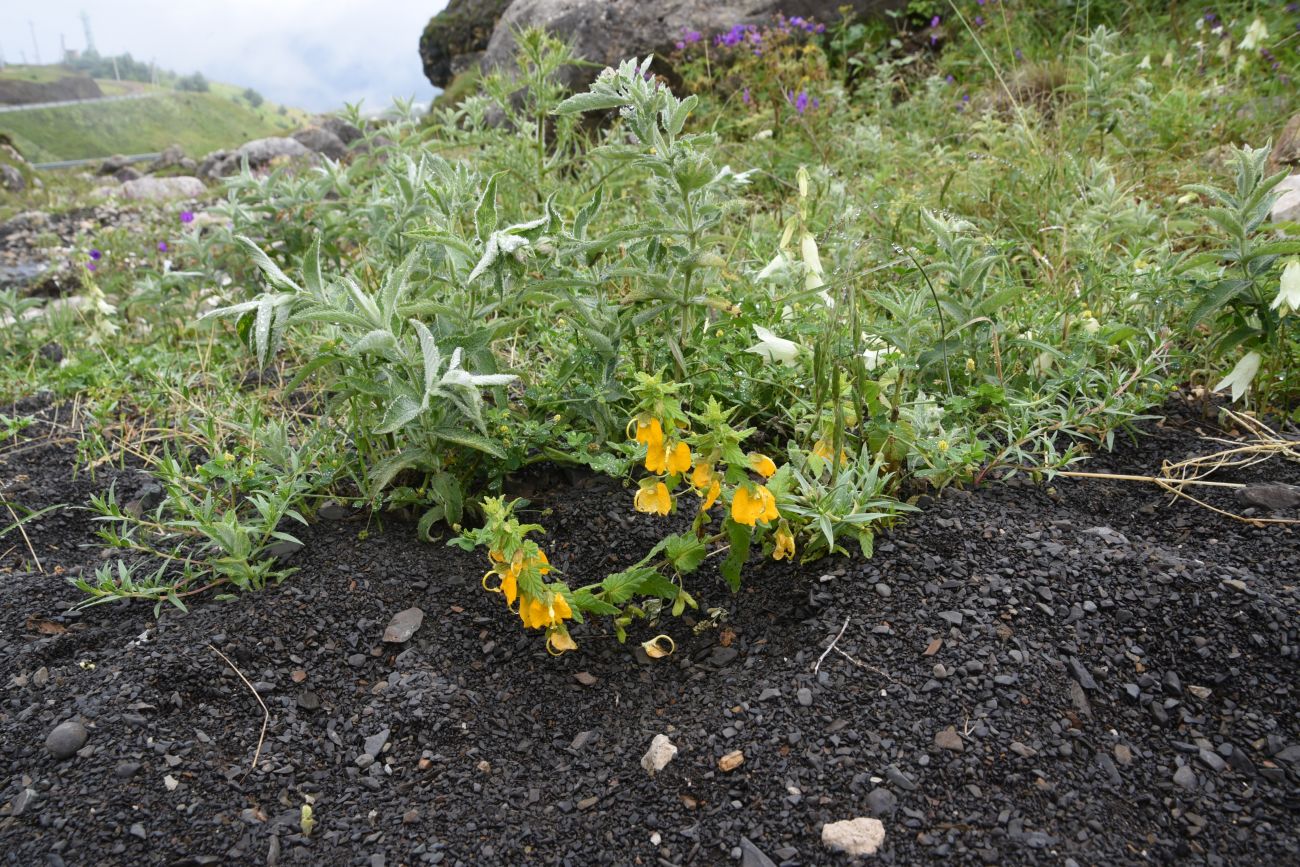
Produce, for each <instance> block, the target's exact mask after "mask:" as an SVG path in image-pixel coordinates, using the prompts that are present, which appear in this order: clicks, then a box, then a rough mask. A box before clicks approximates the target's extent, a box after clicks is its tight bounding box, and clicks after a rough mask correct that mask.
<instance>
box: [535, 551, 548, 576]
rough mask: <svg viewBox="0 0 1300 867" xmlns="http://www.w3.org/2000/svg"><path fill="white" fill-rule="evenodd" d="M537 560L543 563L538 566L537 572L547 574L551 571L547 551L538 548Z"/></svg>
mask: <svg viewBox="0 0 1300 867" xmlns="http://www.w3.org/2000/svg"><path fill="white" fill-rule="evenodd" d="M535 562H537V563H540V564H541V565H540V566H538V567H537V574H539V575H545V574H546V573H548V572H550V571H551V561H550V560H548V559H546V552H545V551H543V550H542V549H541V548H538V549H537V560H536V561H535Z"/></svg>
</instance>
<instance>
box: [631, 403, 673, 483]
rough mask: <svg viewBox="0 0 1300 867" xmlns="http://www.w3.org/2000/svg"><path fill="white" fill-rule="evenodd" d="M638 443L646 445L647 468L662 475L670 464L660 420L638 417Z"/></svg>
mask: <svg viewBox="0 0 1300 867" xmlns="http://www.w3.org/2000/svg"><path fill="white" fill-rule="evenodd" d="M636 441H637V442H639V443H644V444H645V447H646V452H645V468H646V469H647V470H649V471H650V472H652V473H662V472H663V471H664V468H665V466H666V465H667V463H668V455H667V453H666V451H665V449H664V429H663V425H661V424H660V423H659V419H657V418H654V417H653V416H649V417H647V416H640V417H638V418H637V419H636Z"/></svg>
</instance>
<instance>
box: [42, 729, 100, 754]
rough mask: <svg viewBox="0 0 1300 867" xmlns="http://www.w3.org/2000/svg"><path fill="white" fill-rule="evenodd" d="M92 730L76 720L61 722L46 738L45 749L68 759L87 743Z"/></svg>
mask: <svg viewBox="0 0 1300 867" xmlns="http://www.w3.org/2000/svg"><path fill="white" fill-rule="evenodd" d="M89 738H90V732H88V731H86V727H85V726H83V725H82V724H81V723H79V722H77V721H76V720H68V721H67V722H63V723H59V724H58V725H57V726H55V727H54V729H53V730H52V731H51V732H50V734H49V736H48V737H46V738H45V749H47V750H48V751H49V753H50V755H52V756H54V758H56V759H67V758H71V757H72V756H74V755H76V753H77V750H79V749H81V748H82V747H84V746H85V745H86V741H87V740H88V739H89Z"/></svg>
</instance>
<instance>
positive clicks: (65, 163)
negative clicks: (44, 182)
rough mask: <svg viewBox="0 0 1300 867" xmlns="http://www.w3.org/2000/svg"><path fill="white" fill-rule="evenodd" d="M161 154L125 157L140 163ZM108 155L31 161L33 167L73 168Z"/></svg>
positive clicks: (99, 161) (101, 160)
mask: <svg viewBox="0 0 1300 867" xmlns="http://www.w3.org/2000/svg"><path fill="white" fill-rule="evenodd" d="M160 156H162V154H161V153H153V154H131V155H130V156H128V157H126V161H127V162H128V163H142V162H145V161H147V160H156V159H158V157H160ZM106 159H108V157H86V158H85V159H81V160H56V161H55V162H52V163H32V168H34V169H74V168H76V167H77V166H88V165H90V164H91V163H102V162H103V161H104V160H106Z"/></svg>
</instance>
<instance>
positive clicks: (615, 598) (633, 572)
mask: <svg viewBox="0 0 1300 867" xmlns="http://www.w3.org/2000/svg"><path fill="white" fill-rule="evenodd" d="M647 575H654V576H659V573H658V572H656V571H655V570H653V569H650V568H648V567H645V566H634V567H632V568H631V569H625V570H624V571H622V572H615V573H613V574H612V575H606V576H605V580H604V581H601V582H600V595H601V597H602V598H604V600H605V601H606V602H608V603H610V604H611V605H622V604H623V603H624V602H626V601H628V600H629V599H631V598H632V597H633V596H635V595H636V594H637V593H638V592H640V590H641V586H642V583H643V582H644V581H645V579H646V576H647ZM659 577H662V576H659Z"/></svg>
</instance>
